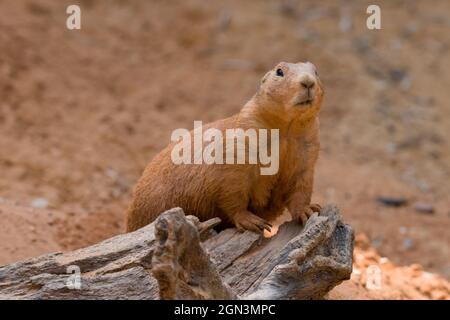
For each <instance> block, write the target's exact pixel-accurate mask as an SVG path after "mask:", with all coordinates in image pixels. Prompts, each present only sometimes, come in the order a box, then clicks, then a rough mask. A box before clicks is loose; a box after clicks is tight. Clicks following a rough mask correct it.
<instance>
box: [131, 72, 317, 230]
mask: <svg viewBox="0 0 450 320" xmlns="http://www.w3.org/2000/svg"><path fill="white" fill-rule="evenodd" d="M277 69H282V71H283V73H284V74H283V76H280V75H277V71H276V70H277ZM305 79H306V80H309V83H308V81H306V82H305ZM302 83H303V84H302ZM305 83H306V85H305ZM311 84H313V85H314V87H312V88H311V89H307V86H309V85H311ZM322 96H323V90H322V86H321V83H320V80H319V78H318V76H317V72H316V70H315V67H314V66H313V65H312V64H311V63H298V64H291V63H280V64H278V65H277V66H276V67H275V68H274V69H273V70H271V71H269V72H268V73H267V74H266V75H265V76H264V78H263V79H262V81H261V85H260V88H259V90H258V92H257V93H256V94H255V96H254V97H253V98H252V99H251V100H250V101H249V102H247V104H246V105H245V106H244V108H243V109H242V110H241V112H240V113H238V114H236V115H234V116H232V117H229V118H226V119H223V120H219V121H216V122H213V123H211V124H209V125H206V126H203V130H206V129H207V128H217V129H219V130H221V131H222V132H224V130H225V129H229V128H242V129H244V130H246V129H249V128H256V129H257V128H266V129H273V128H277V129H279V130H280V150H279V170H278V173H277V174H275V175H261V174H260V171H259V169H260V166H259V165H258V164H256V165H255V164H210V165H208V164H181V165H177V164H174V163H173V162H172V160H171V151H172V148H173V147H174V145H175V144H174V143H172V144H170V145H169V146H167V147H166V148H165V149H164V150H163V151H161V153H159V154H158V155H157V156H156V157H155V158H154V159H153V160H152V161H151V162H150V164H149V165H148V166H147V168H146V169H145V171H144V173H143V175H142V177H141V179H140V180H139V182H138V183H137V185H136V187H135V190H134V197H133V200H132V203H131V205H130V207H129V209H128V212H127V231H133V230H136V229H139V228H141V227H143V226H145V225H147V224H149V223H151V222H152V221H153V220H155V219H156V218H157V217H158V216H159V215H160V214H161V213H162V212H164V211H165V210H168V209H170V208H173V207H181V208H183V210H184V211H185V213H186V214H192V215H196V216H198V217H199V219H200V220H206V219H210V218H213V217H219V218H221V219H222V221H223V224H222V226H223V227H225V226H232V225H235V226H237V227H238V228H240V229H248V230H253V231H256V232H260V231H262V230H263V229H270V224H269V223H268V221H272V220H273V219H274V218H276V217H277V216H279V215H280V214H281V213H282V212H283V210H284V209H285V208H288V209H289V211H290V212H291V214H292V215H293V217H294V218H297V219H301V221H302V222H303V223H304V222H305V221H306V219H307V217H309V216H310V215H311V214H312V213H313V211H317V210H318V209H320V207H319V206H314V205H310V201H311V194H312V188H313V175H314V166H315V163H316V160H317V157H318V153H319V121H318V117H317V116H318V112H319V109H320V105H321V103H322ZM309 98H313V101H312V102H311V103H309V104H301V102H302V101H305V100H308V99H309ZM223 135H224V136H225V134H223Z"/></svg>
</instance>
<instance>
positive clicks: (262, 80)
mask: <svg viewBox="0 0 450 320" xmlns="http://www.w3.org/2000/svg"><path fill="white" fill-rule="evenodd" d="M271 72H272V70H270V71H268V72H267V73H266V74H265V75H264V77H263V78H262V79H261V84H263V83H264V82H266V80H267V78H268V77H269V74H270V73H271Z"/></svg>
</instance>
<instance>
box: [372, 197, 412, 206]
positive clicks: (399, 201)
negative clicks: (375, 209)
mask: <svg viewBox="0 0 450 320" xmlns="http://www.w3.org/2000/svg"><path fill="white" fill-rule="evenodd" d="M377 201H378V202H379V203H381V204H382V205H385V206H389V207H402V206H404V205H406V204H407V203H408V201H407V200H406V199H405V198H393V197H378V198H377Z"/></svg>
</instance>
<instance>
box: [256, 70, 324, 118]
mask: <svg viewBox="0 0 450 320" xmlns="http://www.w3.org/2000/svg"><path fill="white" fill-rule="evenodd" d="M259 94H260V95H262V96H264V97H265V99H267V100H268V102H270V103H274V104H276V105H279V106H283V107H284V110H285V111H286V112H287V113H288V114H290V115H291V116H293V117H295V116H301V115H302V114H310V113H313V112H314V113H317V112H318V110H319V109H320V105H321V103H322V97H323V89H322V83H321V82H320V79H319V76H318V73H317V70H316V67H315V66H314V65H313V64H312V63H311V62H305V63H302V62H299V63H287V62H280V63H279V64H277V65H276V66H275V68H273V69H272V70H270V71H269V72H267V73H266V75H265V76H264V77H263V79H262V80H261V85H260V88H259Z"/></svg>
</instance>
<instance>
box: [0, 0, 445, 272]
mask: <svg viewBox="0 0 450 320" xmlns="http://www.w3.org/2000/svg"><path fill="white" fill-rule="evenodd" d="M372 2H373V1H356V0H355V1H317V0H308V1H307V0H303V1H294V0H292V1H288V0H286V1H275V0H271V1H265V0H253V1H237V0H230V1H212V0H208V1H204V0H170V1H166V0H152V1H139V0H129V1H126V0H122V1H113V0H108V1H107V0H89V1H88V0H85V1H66V0H64V1H56V0H53V1H50V0H49V1H39V0H35V1H28V0H21V1H8V0H0V30H1V32H0V150H1V152H0V172H1V175H0V219H1V222H0V264H2V263H9V262H12V261H16V260H18V259H23V258H27V257H30V256H34V255H37V254H41V253H45V252H49V251H55V250H69V249H74V248H78V247H82V246H86V245H89V244H92V243H95V242H97V241H99V240H102V239H105V238H108V237H110V236H112V235H115V234H118V233H121V232H123V231H124V211H125V209H126V207H127V205H128V203H129V201H130V199H131V190H132V187H133V185H134V184H135V182H136V181H137V179H138V178H139V176H140V174H141V173H142V171H143V169H144V167H145V165H146V164H147V163H148V162H149V161H150V160H151V158H152V157H153V156H154V155H155V154H156V153H157V152H158V151H159V150H161V149H162V148H163V147H164V146H166V145H167V144H168V143H169V142H170V134H171V132H172V131H173V130H174V129H176V128H189V129H191V128H192V126H193V121H194V120H202V121H204V122H209V121H213V120H217V119H220V118H223V117H227V116H230V115H232V114H233V113H236V112H238V111H239V110H240V108H241V107H242V106H243V104H244V103H245V102H246V101H247V100H248V99H249V98H250V97H251V96H252V95H253V94H254V92H255V90H256V88H257V86H258V83H259V80H260V78H261V77H262V76H263V75H264V74H265V72H266V71H267V70H269V69H271V68H272V67H273V66H274V65H275V64H276V63H278V62H279V61H290V62H298V61H311V62H313V63H314V64H315V65H316V66H317V69H318V71H319V75H320V77H321V79H322V82H323V83H324V87H325V91H326V95H325V100H324V104H323V107H322V111H321V114H320V120H321V144H322V150H321V154H320V160H319V164H318V168H317V170H316V184H315V193H314V196H313V200H314V202H319V203H322V204H325V203H337V204H338V205H339V206H340V208H341V210H342V214H343V215H344V217H345V219H346V220H347V221H348V222H349V223H351V224H352V225H353V226H354V228H355V230H356V232H357V234H358V239H359V240H361V239H363V240H364V243H366V244H369V245H370V246H372V247H374V248H375V249H376V250H377V251H378V252H379V253H380V255H382V256H386V257H388V258H389V259H390V260H392V261H393V262H395V263H396V264H399V265H407V264H412V263H417V264H420V265H422V266H423V268H424V269H426V270H428V271H432V272H436V273H439V274H440V275H442V276H444V277H446V278H447V279H449V278H450V259H449V257H450V252H449V250H450V233H449V230H450V197H449V194H450V152H449V151H450V148H449V139H448V138H449V134H450V104H449V101H450V32H449V31H450V2H449V1H446V0H441V1H438V0H434V1H433V0H432V1H407V0H392V1H376V2H377V3H376V4H378V5H379V6H380V7H381V26H382V29H381V30H368V29H367V27H366V19H367V17H368V14H367V13H366V9H367V6H368V5H369V4H371V3H372ZM70 4H78V5H79V6H80V7H81V12H82V13H81V21H82V22H81V30H68V29H67V28H66V19H67V17H68V15H67V14H66V8H67V6H68V5H70Z"/></svg>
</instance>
